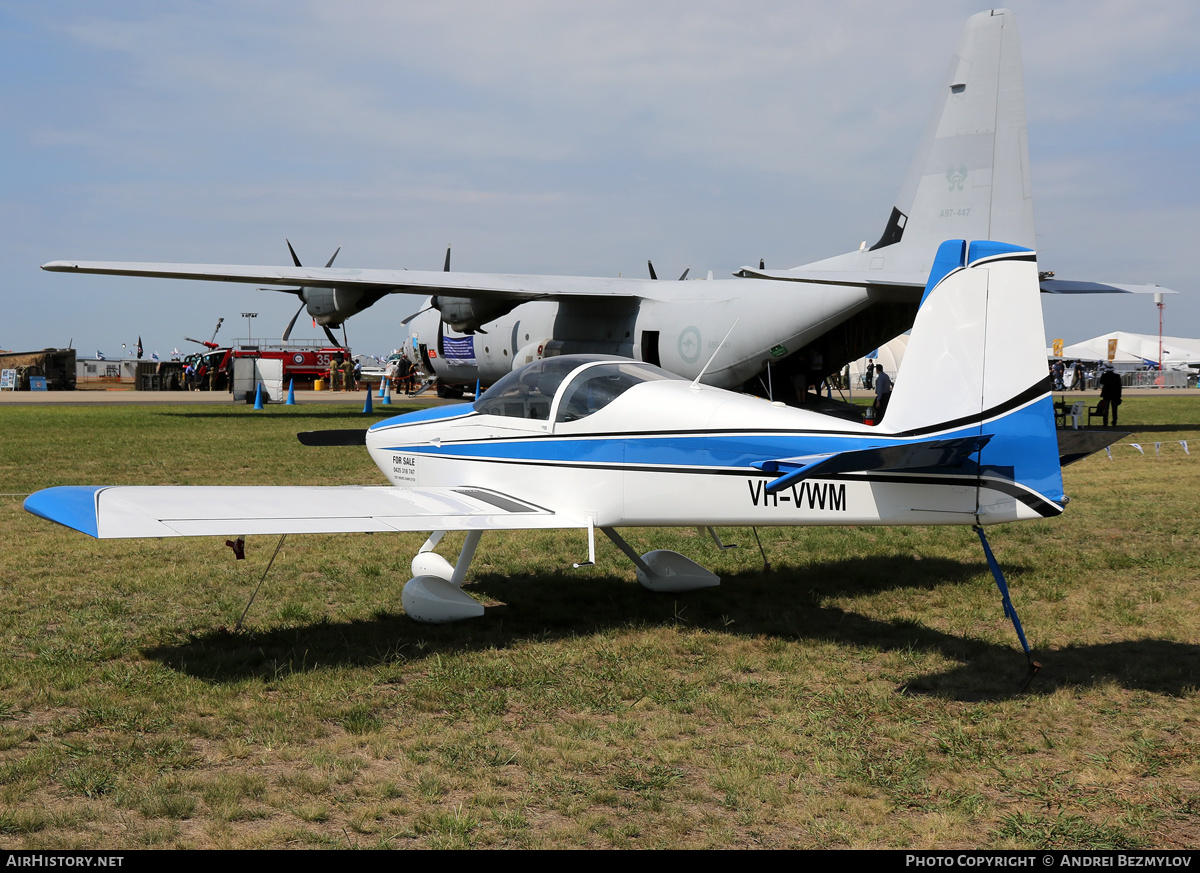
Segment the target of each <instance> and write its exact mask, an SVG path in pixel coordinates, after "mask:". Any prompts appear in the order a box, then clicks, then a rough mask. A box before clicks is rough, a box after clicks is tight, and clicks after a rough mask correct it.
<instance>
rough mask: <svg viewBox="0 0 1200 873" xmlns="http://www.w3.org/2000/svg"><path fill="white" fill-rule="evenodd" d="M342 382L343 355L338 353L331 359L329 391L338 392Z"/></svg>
mask: <svg viewBox="0 0 1200 873" xmlns="http://www.w3.org/2000/svg"><path fill="white" fill-rule="evenodd" d="M341 381H342V353H341V352H338V353H337V354H335V355H331V356H330V358H329V390H330V391H336V390H338V383H339V382H341Z"/></svg>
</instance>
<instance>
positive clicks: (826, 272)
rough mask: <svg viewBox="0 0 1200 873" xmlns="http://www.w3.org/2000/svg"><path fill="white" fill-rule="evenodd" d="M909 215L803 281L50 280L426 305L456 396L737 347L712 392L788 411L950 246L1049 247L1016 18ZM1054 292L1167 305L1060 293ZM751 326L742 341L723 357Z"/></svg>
mask: <svg viewBox="0 0 1200 873" xmlns="http://www.w3.org/2000/svg"><path fill="white" fill-rule="evenodd" d="M894 204H895V205H894V207H893V208H892V210H891V212H890V214H889V216H888V218H887V221H886V223H885V224H884V229H883V233H882V234H881V235H880V237H879V239H878V241H877V242H875V244H874V245H868V244H867V243H866V242H864V243H863V244H862V245H861V246H860V247H859V249H858V250H857V251H851V252H848V253H846V254H843V255H838V256H836V257H832V258H827V259H825V260H821V261H816V262H813V263H809V264H805V265H803V266H799V267H794V268H792V269H783V270H780V269H767V268H766V266H765V265H763V264H762V263H761V262H760V264H759V265H758V266H757V267H753V266H747V267H743V268H742V269H741V270H739V271H738V272H737V273H736V274H735V276H734V277H732V278H725V279H713V278H712V275H711V274H709V280H707V281H706V280H701V281H683V280H682V279H683V277H680V280H674V281H668V280H662V281H654V276H653V268H651V278H648V279H642V278H630V277H625V278H613V277H587V276H536V275H515V274H507V273H503V274H502V273H468V272H452V271H451V270H450V258H449V253H447V257H446V263H445V270H443V271H441V272H438V271H422V270H394V269H393V270H367V269H362V270H360V269H350V268H345V267H341V268H335V267H333V266H332V263H333V260H332V259H330V262H329V264H327V265H326V266H325V267H324V268H320V267H303V266H301V264H300V260H299V258H297V257H296V255H295V252H292V259H293V262H294V265H292V266H239V265H221V264H170V263H162V264H150V263H130V262H115V261H80V260H61V261H52V262H50V263H48V264H45V265H44V266H43V268H42V269H44V270H50V271H53V272H64V273H98V274H108V275H121V276H147V277H164V278H175V279H201V280H212V281H223V282H248V283H253V284H256V285H264V286H271V287H274V288H277V289H279V290H281V291H287V292H288V293H293V294H295V295H297V297H299V298H300V301H301V304H300V309H299V310H297V312H296V316H299V314H300V312H302V311H304V310H305V309H306V308H307V311H308V313H309V314H310V315H311V316H312V317H313V318H314V319H315V321H316V322H317V323H318V324H321V325H323V326H325V328H326V330H327V331H328V330H329V328H330V327H336V326H338V325H341V324H343V323H344V322H345V320H346V319H347V318H349V317H350V316H352V315H354V314H355V313H358V312H361V311H363V310H364V309H366V308H367V307H369V306H372V305H374V304H375V303H376V302H378V301H379V300H381V299H383V298H384V297H386V296H387V295H389V294H409V295H419V296H420V297H421V298H423V300H422V303H421V305H420V310H419V311H418V312H417V313H416V314H415V315H413V316H410V317H409V318H408V319H405V322H404V323H405V324H406V325H407V336H406V337H405V341H406V343H407V342H409V341H412V340H414V339H415V349H414V353H415V356H416V357H417V359H418V362H419V363H422V364H423V365H424V366H425V367H426V369H427V370H428V371H429V372H433V373H436V374H437V376H438V379H439V382H440V383H459V384H469V385H471V386H474V385H475V383H476V380H477V379H479V380H481V381H482V383H483V384H484V385H485V386H486V385H490V384H492V383H493V382H495V381H496V380H497V379H499V378H501V377H502V376H504V375H505V374H507V373H509V372H510V371H511V370H513V369H515V368H516V367H517V366H519V365H520V364H523V363H528V362H529V361H532V360H534V359H536V358H539V357H543V356H545V357H549V356H551V355H564V354H574V353H602V354H612V355H619V356H621V357H625V358H633V359H635V360H641V361H644V362H646V363H649V364H654V365H657V366H661V367H663V368H665V369H667V370H670V371H671V372H672V373H678V374H679V375H681V376H686V377H687V378H689V379H691V378H694V377H695V376H697V374H699V372H700V370H701V369H702V368H703V367H704V366H705V363H706V361H707V360H708V358H709V356H710V354H711V352H712V351H713V350H714V349H715V348H717V345H718V344H719V343H721V342H727V343H728V344H727V345H726V346H725V347H724V350H723V352H722V354H721V355H720V356H719V357H718V360H716V361H714V362H713V365H712V366H711V367H709V368H708V369H707V370H706V371H705V372H704V381H705V382H707V383H708V384H711V385H718V386H720V387H723V388H738V387H741V386H743V385H749V384H756V383H757V382H758V381H759V380H760V379H763V378H764V376H765V377H766V378H765V379H764V382H765V383H766V384H767V385H771V386H773V387H772V388H771V389H770V390H772V391H774V392H775V394H776V395H778V396H779V397H780V399H788V398H789V397H790V396H791V391H792V383H793V378H794V376H796V375H797V374H798V373H800V372H804V373H806V374H811V373H812V371H813V370H814V369H821V370H822V372H820V376H822V377H824V376H827V375H829V374H831V373H836V372H839V371H840V370H841V368H842V367H843V366H844V365H846V364H848V363H849V362H851V361H853V360H856V359H857V358H859V357H862V356H863V355H865V354H867V353H869V352H870V351H871V350H872V349H874V348H877V347H878V346H879V345H880V344H882V343H884V342H886V341H888V340H890V339H892V338H893V337H895V336H898V335H899V334H902V333H904V331H906V330H908V329H909V328H910V327H911V326H912V323H913V318H914V316H915V314H916V311H917V305H918V302H919V301H920V299H921V295H922V293H923V290H924V288H925V279H926V277H927V276H928V275H929V270H930V267H931V266H932V262H931V258H932V257H933V254H934V252H936V251H937V247H938V245H939V244H940V243H941V242H942V240H945V239H951V238H963V239H1001V240H1005V241H1006V242H1009V243H1012V244H1015V245H1021V246H1026V247H1028V248H1035V247H1036V245H1035V240H1034V222H1033V194H1032V184H1031V181H1030V168H1029V148H1028V144H1027V136H1026V121H1025V88H1024V83H1023V81H1022V72H1021V52H1020V45H1019V42H1018V39H1017V27H1016V19H1015V17H1014V16H1013V14H1012V13H1011V12H1009V11H1008V10H1004V9H993V10H989V11H987V12H981V13H979V14H977V15H973V16H972V17H971V18H970V19H969V20H968V21H967V23H966V27H965V28H964V29H963V32H962V36H961V38H960V40H959V44H958V48H957V50H956V52H955V53H954V55H953V57H952V58H951V63H950V67H949V69H948V71H947V74H946V79H945V80H944V82H943V85H942V87H941V88H940V90H939V91H938V94H937V97H936V102H935V104H934V111H933V114H932V116H931V117H930V120H929V125H928V127H927V128H926V131H925V134H924V137H923V138H922V140H921V142H920V145H919V146H918V148H917V150H916V152H915V154H914V157H913V160H912V164H911V165H910V168H909V171H908V175H907V176H906V177H905V179H904V182H903V184H902V185H901V187H900V191H899V194H898V195H897V197H896V200H895V201H894ZM335 254H336V253H335ZM685 275H686V271H685ZM1041 288H1042V290H1043V291H1044V292H1047V293H1091V292H1146V291H1163V290H1165V289H1162V288H1158V287H1156V286H1145V285H1114V284H1106V283H1096V282H1080V281H1068V280H1064V279H1055V278H1050V276H1049V275H1047V276H1043V277H1041ZM409 311H411V310H409ZM735 318H738V319H740V326H739V329H738V330H737V331H736V332H735V333H734V335H733V336H731V337H729V338H728V340H726V341H723V340H721V337H722V336H724V334H725V332H726V331H727V330H728V329H729V325H730V324H731V323H732V322H733V320H734V319H735ZM292 324H295V317H293V319H292ZM292 324H289V325H288V327H287V329H285V330H284V339H286V338H287V336H288V334H289V333H290V331H291V327H292ZM330 338H331V340H332V341H333V342H334V343H336V342H337V340H336V339H335V338H334V337H333V334H332V333H330ZM818 361H820V362H821V363H820V364H819V365H818V364H817V362H818ZM772 372H773V373H774V376H773V377H772V376H771V373H772Z"/></svg>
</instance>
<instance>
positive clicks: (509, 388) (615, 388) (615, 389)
mask: <svg viewBox="0 0 1200 873" xmlns="http://www.w3.org/2000/svg"><path fill="white" fill-rule="evenodd" d="M665 379H673V380H676V381H682V378H681V377H680V376H676V375H675V374H674V373H668V372H667V371H666V370H663V369H661V368H659V367H655V366H653V365H651V364H645V363H642V362H641V361H633V360H630V359H629V358H618V357H616V356H613V355H561V356H557V357H552V358H543V359H542V360H540V361H535V362H534V363H532V364H528V365H527V366H524V367H522V368H520V369H519V370H514V371H512V372H511V373H509V374H507V375H506V376H504V377H503V378H501V379H500V380H499V381H498V382H496V384H494V385H493V386H492V387H491V388H489V389H488V390H487V391H485V392H484V393H483V394H482V395H481V396H480V398H479V399H478V400H476V401H475V403H474V404H473V408H474V409H475V411H476V412H479V413H481V414H483V415H500V416H504V417H506V418H527V419H534V420H541V421H548V420H549V419H550V416H551V415H552V414H553V415H554V420H555V421H556V422H566V421H577V420H579V419H581V418H586V417H587V416H589V415H591V414H592V413H594V412H598V411H599V410H601V409H603V408H604V407H605V406H608V404H610V403H612V402H613V401H614V400H616V399H617V398H618V397H620V396H621V395H622V394H624V393H625V392H626V391H628V390H629V389H630V388H632V387H633V386H634V385H640V384H642V383H643V382H658V381H662V380H665ZM555 401H557V405H556V402H555Z"/></svg>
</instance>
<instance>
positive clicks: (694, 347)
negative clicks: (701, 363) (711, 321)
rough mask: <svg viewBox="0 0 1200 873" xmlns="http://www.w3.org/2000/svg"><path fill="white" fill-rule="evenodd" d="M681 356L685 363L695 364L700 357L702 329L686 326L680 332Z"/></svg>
mask: <svg viewBox="0 0 1200 873" xmlns="http://www.w3.org/2000/svg"><path fill="white" fill-rule="evenodd" d="M679 357H680V358H682V359H683V362H684V363H685V364H694V363H696V361H697V360H699V358H700V330H699V328H697V327H695V326H689V327H685V328H684V329H683V330H682V331H680V333H679Z"/></svg>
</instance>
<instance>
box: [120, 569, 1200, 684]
mask: <svg viewBox="0 0 1200 873" xmlns="http://www.w3.org/2000/svg"><path fill="white" fill-rule="evenodd" d="M1014 569H1015V570H1020V569H1021V568H1019V567H1016V568H1014ZM987 572H988V571H987V567H986V565H985V564H983V563H982V562H963V561H953V560H948V559H941V558H924V559H920V558H916V557H913V556H895V555H892V556H872V557H866V558H854V559H849V560H845V561H832V562H826V563H821V564H814V565H810V566H808V567H804V568H782V567H781V568H777V569H776V570H774V571H771V572H766V573H764V572H761V571H754V572H746V573H741V574H731V575H728V576H726V577H725V580H724V582H723V583H722V586H721V587H720V588H716V589H710V590H704V591H696V592H691V593H689V594H687V595H686V596H684V597H680V596H678V595H668V594H653V593H649V592H646V591H645V590H643V589H642V588H641V586H638V585H634V584H630V583H628V582H626V581H625V580H623V579H621V578H618V577H616V576H587V577H585V576H582V575H579V574H572V575H567V574H554V575H551V576H533V575H516V576H498V575H483V576H481V577H480V578H479V580H478V582H477V583H476V584H474V585H473V586H472V589H473V590H474V591H476V592H477V593H479V594H481V595H484V596H485V597H486V598H488V599H491V600H496V601H500V602H501V603H502V604H503V605H500V606H492V607H489V608H488V618H489V619H490V620H487V621H485V622H484V623H483V624H481V625H478V626H474V627H471V628H470V632H469V634H464V627H463V626H457V625H453V626H429V625H422V626H417V625H414V624H413V623H412V622H410V621H409V620H408V619H407V618H406V617H405V616H404V615H403V614H402V613H399V612H388V611H386V610H380V611H378V612H376V613H375V615H374V616H372V617H371V618H370V619H366V620H357V621H350V622H334V621H327V620H320V621H316V622H311V623H308V624H304V625H300V626H293V627H287V628H279V629H275V630H269V631H265V632H255V633H242V634H235V633H232V632H231V631H229V630H228V629H225V628H222V629H219V630H211V631H205V632H203V633H200V634H196V635H194V636H193V637H192V638H191V639H190V640H188V641H187V642H185V643H182V644H179V645H172V646H161V647H155V648H151V649H147V650H145V651H143V654H144V655H145V656H146V657H149V658H151V659H152V660H156V661H158V662H160V663H162V664H164V665H166V666H168V667H170V668H171V669H174V670H178V671H180V672H183V673H186V674H188V675H191V676H195V677H197V678H201V679H203V680H205V681H208V682H212V683H218V684H219V683H225V682H237V681H243V680H245V679H247V678H255V677H258V678H261V679H263V680H272V679H275V678H278V677H279V676H280V675H281V674H282V675H286V674H289V673H294V672H307V671H311V670H315V669H326V668H329V667H331V666H346V665H359V666H370V665H379V666H383V665H386V664H389V663H397V662H405V661H420V660H423V659H425V658H428V657H430V656H434V655H439V654H454V653H462V652H469V651H483V650H486V649H505V648H508V647H511V646H513V645H515V644H518V643H522V642H528V641H531V640H537V641H552V640H555V639H564V638H571V637H580V636H586V635H588V634H592V633H598V632H603V631H605V630H613V629H621V628H629V627H643V628H646V627H650V628H652V627H656V626H657V627H664V628H665V627H682V628H688V629H696V630H704V631H708V632H712V633H721V634H729V635H752V636H764V635H765V636H769V637H775V638H778V639H786V640H821V641H826V642H831V643H835V644H838V645H841V646H847V647H852V648H862V649H869V650H875V651H878V652H880V653H887V652H913V653H917V654H920V653H929V654H936V655H941V656H942V657H945V658H948V659H950V660H953V661H956V662H958V665H957V666H955V667H952V668H951V669H949V670H946V671H943V672H939V673H928V674H923V675H914V676H913V677H912V678H911V679H907V680H905V681H904V682H903V684H901V685H900V686H899V687H898V688H897V691H898V692H899V693H906V694H919V695H927V696H931V697H939V698H946V699H952V700H960V701H986V700H1003V699H1007V698H1011V697H1014V696H1017V695H1018V694H1019V693H1020V690H1019V689H1020V686H1021V683H1022V681H1023V678H1024V673H1025V668H1026V665H1025V663H1024V660H1023V659H1022V657H1021V652H1020V650H1019V648H1018V647H1016V646H1015V645H1009V644H1002V645H997V644H996V643H992V642H988V641H986V640H982V639H979V638H976V637H971V636H963V635H956V634H952V633H946V632H944V631H940V630H936V629H934V628H931V627H929V626H927V625H925V624H922V623H921V622H919V621H911V620H903V619H894V620H881V619H877V618H872V617H870V616H867V615H863V614H861V613H857V612H853V611H850V610H845V609H841V608H838V607H836V606H829V605H822V604H823V603H824V602H825V600H826V598H828V597H833V596H839V595H840V596H855V595H870V594H875V593H881V592H887V591H889V590H905V589H923V590H931V589H935V588H940V587H942V586H945V585H961V584H965V583H967V582H969V581H970V580H978V579H979V578H981V577H986V575H987ZM266 596H267V597H268V598H269V597H270V593H269V591H268V592H266ZM1016 596H1017V598H1018V599H1020V592H1019V591H1018V592H1017V595H1016ZM996 599H997V601H998V597H997V598H996ZM510 604H511V608H510ZM996 607H997V609H996V622H997V624H998V625H999V624H1000V623H1002V622H1003V621H1004V618H1003V614H1002V612H1001V610H1000V605H999V603H998V602H997V604H996ZM258 608H259V609H261V608H262V601H261V600H260V601H259V607H258ZM251 620H253V610H252V612H251ZM1040 630H1043V629H1040ZM1034 655H1035V657H1037V658H1038V660H1040V661H1041V662H1042V663H1043V664H1044V665H1045V667H1044V669H1043V670H1042V671H1041V672H1040V673H1039V674H1038V676H1037V677H1036V678H1035V679H1034V681H1033V683H1032V684H1031V685H1030V686H1029V689H1028V691H1026V692H1025V693H1029V694H1049V693H1053V692H1054V691H1056V690H1058V689H1060V688H1076V687H1090V686H1099V685H1104V684H1108V683H1113V684H1116V685H1118V686H1121V687H1124V688H1128V689H1137V690H1142V691H1149V692H1152V693H1157V694H1166V695H1180V694H1184V693H1186V692H1187V691H1189V690H1190V689H1194V688H1196V687H1197V686H1198V685H1200V646H1196V645H1193V644H1187V643H1178V642H1173V641H1170V640H1156V639H1141V640H1126V641H1122V642H1116V643H1105V644H1100V645H1083V646H1075V645H1068V646H1066V647H1064V648H1055V649H1052V650H1050V651H1035V652H1034ZM889 669H890V668H889ZM798 681H803V679H802V678H800V677H798Z"/></svg>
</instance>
